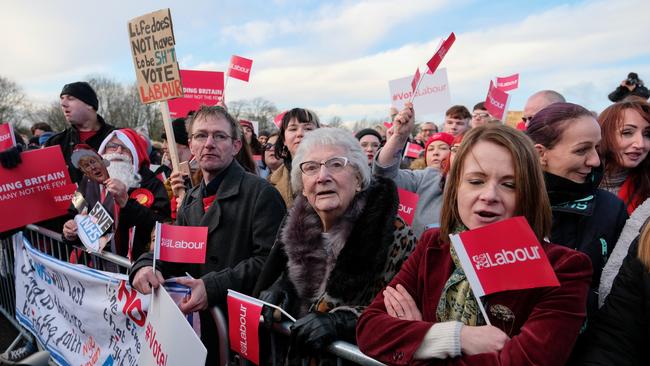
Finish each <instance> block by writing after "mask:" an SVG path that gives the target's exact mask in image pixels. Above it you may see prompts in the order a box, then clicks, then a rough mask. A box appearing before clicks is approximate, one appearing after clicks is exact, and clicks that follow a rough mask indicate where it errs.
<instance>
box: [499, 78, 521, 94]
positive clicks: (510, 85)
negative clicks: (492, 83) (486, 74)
mask: <svg viewBox="0 0 650 366" xmlns="http://www.w3.org/2000/svg"><path fill="white" fill-rule="evenodd" d="M518 87H519V74H514V75H510V76H506V77H502V78H501V77H497V88H498V89H499V90H503V91H504V92H507V91H510V90H515V89H517V88H518Z"/></svg>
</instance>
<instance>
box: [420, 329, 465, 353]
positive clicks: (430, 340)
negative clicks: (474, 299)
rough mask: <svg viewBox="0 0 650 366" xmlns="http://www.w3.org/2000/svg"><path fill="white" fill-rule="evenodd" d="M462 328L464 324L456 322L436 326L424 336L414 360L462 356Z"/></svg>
mask: <svg viewBox="0 0 650 366" xmlns="http://www.w3.org/2000/svg"><path fill="white" fill-rule="evenodd" d="M462 327H463V323H461V322H456V321H452V322H444V323H436V324H434V325H433V326H432V327H431V328H429V331H427V333H426V334H425V335H424V339H423V340H422V343H421V344H420V347H418V350H417V351H415V354H414V355H413V358H414V359H416V360H426V359H430V358H439V359H445V358H452V357H456V356H460V329H461V328H462Z"/></svg>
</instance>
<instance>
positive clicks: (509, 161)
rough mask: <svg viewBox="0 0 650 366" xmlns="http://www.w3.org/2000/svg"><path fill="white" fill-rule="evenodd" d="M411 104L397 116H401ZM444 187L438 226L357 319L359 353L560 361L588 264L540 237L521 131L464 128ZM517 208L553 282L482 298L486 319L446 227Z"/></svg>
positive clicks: (541, 223)
mask: <svg viewBox="0 0 650 366" xmlns="http://www.w3.org/2000/svg"><path fill="white" fill-rule="evenodd" d="M411 118H413V116H412V110H404V111H402V113H401V115H400V118H398V119H396V123H408V121H409V120H410V119H411ZM445 188H446V189H445V192H444V204H443V208H442V220H441V227H440V229H431V230H428V231H426V232H425V233H424V234H423V236H422V238H421V239H420V243H419V244H418V248H417V249H416V251H415V252H414V253H413V254H412V255H411V257H410V258H409V259H408V260H407V261H406V262H405V263H404V265H403V267H402V269H401V270H400V272H399V273H398V274H397V276H395V278H394V279H393V280H392V281H391V283H390V284H389V286H388V287H387V288H386V289H385V291H384V292H383V293H380V294H379V295H378V296H377V297H376V298H375V300H374V301H373V303H372V304H371V305H370V306H369V307H368V309H367V310H366V311H365V312H364V314H363V315H362V316H361V318H360V319H359V322H358V325H357V341H358V344H359V348H360V349H361V351H363V352H364V353H366V354H368V355H369V356H371V357H374V358H376V359H378V360H379V361H381V362H384V363H387V364H394V365H404V364H412V363H416V364H417V363H434V364H450V365H452V364H453V365H465V364H471V365H563V364H564V363H566V360H567V359H568V358H569V355H570V354H571V350H572V347H573V344H574V343H575V340H576V338H577V336H578V333H579V332H580V328H581V326H582V325H583V322H584V319H585V315H586V312H585V304H586V298H587V291H588V289H589V282H590V280H591V273H592V271H591V264H590V260H589V258H588V257H587V256H586V255H584V254H582V253H579V252H577V251H574V250H572V249H569V248H566V247H562V246H559V245H554V244H550V243H548V242H546V241H545V240H544V238H545V237H547V236H548V234H549V231H550V227H551V210H550V205H549V200H548V197H547V195H546V191H545V187H544V178H543V175H542V169H541V167H540V165H539V159H538V158H537V156H536V153H535V150H534V147H533V145H532V143H531V142H530V140H528V139H527V138H526V137H525V136H524V135H523V134H522V133H521V132H520V131H517V130H515V129H512V128H509V127H506V126H484V127H479V128H475V129H472V130H471V131H470V132H469V133H467V134H466V135H465V138H464V140H463V144H462V145H461V146H460V148H459V150H458V152H457V154H456V156H455V158H454V162H453V165H452V167H451V171H450V172H449V176H448V180H447V184H446V186H445ZM513 216H524V217H525V218H526V219H527V220H528V222H529V224H530V226H531V228H532V229H533V231H534V232H535V234H536V236H537V237H538V239H539V241H540V242H541V243H542V247H543V248H544V251H545V252H546V255H547V257H548V259H549V261H550V263H551V265H552V267H553V269H554V270H555V273H556V275H557V278H558V280H559V282H560V286H559V287H553V288H537V289H529V290H519V291H507V292H501V293H497V294H492V295H488V296H485V297H484V298H483V299H482V300H483V304H484V306H485V309H486V311H487V316H488V317H489V320H490V323H491V324H492V325H485V324H486V322H485V320H484V319H483V317H482V315H481V313H480V311H478V305H477V302H476V299H475V298H474V296H473V295H472V293H471V290H470V288H469V284H468V281H467V279H466V278H465V274H464V273H463V271H462V268H461V267H460V265H459V264H456V263H459V262H458V260H457V258H456V257H455V253H454V252H453V251H452V250H451V249H450V244H449V235H450V234H453V233H457V232H459V231H462V230H467V229H476V228H479V227H481V226H485V225H488V224H490V223H494V222H497V221H500V220H504V219H507V218H510V217H513Z"/></svg>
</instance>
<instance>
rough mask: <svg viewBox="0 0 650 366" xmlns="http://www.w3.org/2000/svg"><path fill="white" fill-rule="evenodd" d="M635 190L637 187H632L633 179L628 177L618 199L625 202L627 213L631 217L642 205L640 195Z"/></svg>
mask: <svg viewBox="0 0 650 366" xmlns="http://www.w3.org/2000/svg"><path fill="white" fill-rule="evenodd" d="M635 188H636V187H634V186H633V185H632V179H631V177H628V178H627V179H626V180H625V182H623V185H622V186H621V189H620V190H619V191H618V198H620V199H621V200H623V202H625V204H626V205H627V213H628V214H629V215H631V214H632V212H634V210H635V209H636V208H637V207H638V206H639V205H640V204H641V197H639V195H638V194H635V192H634V191H635Z"/></svg>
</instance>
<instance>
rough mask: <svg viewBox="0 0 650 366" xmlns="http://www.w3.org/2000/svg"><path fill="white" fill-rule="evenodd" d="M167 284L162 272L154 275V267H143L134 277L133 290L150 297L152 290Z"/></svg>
mask: <svg viewBox="0 0 650 366" xmlns="http://www.w3.org/2000/svg"><path fill="white" fill-rule="evenodd" d="M164 282H165V279H164V278H163V276H162V273H160V271H156V272H155V273H154V271H153V267H152V266H145V267H141V268H140V269H139V270H138V271H137V272H136V273H135V276H134V277H133V288H135V289H136V290H138V292H139V293H141V294H145V295H148V294H150V293H151V290H152V289H154V288H158V286H160V285H161V284H163V283H164Z"/></svg>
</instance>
